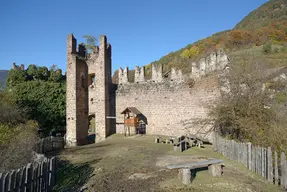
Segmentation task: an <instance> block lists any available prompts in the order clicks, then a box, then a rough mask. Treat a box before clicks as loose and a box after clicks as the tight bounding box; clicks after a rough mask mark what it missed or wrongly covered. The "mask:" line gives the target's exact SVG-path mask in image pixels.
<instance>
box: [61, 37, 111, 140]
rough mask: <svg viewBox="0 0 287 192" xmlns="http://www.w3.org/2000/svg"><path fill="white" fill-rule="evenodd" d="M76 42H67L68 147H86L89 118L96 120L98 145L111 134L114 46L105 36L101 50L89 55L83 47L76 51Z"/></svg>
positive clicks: (98, 48)
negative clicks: (112, 47) (112, 52)
mask: <svg viewBox="0 0 287 192" xmlns="http://www.w3.org/2000/svg"><path fill="white" fill-rule="evenodd" d="M76 46H77V41H76V39H75V38H74V37H73V35H72V34H70V35H69V36H68V42H67V93H66V94H67V95H66V118H67V119H66V120H67V127H66V130H67V133H66V142H67V146H75V145H82V144H86V143H87V136H88V129H89V117H91V116H94V117H95V127H96V132H95V134H96V138H95V141H96V142H100V141H102V140H104V139H105V138H106V137H107V136H109V135H110V134H112V133H111V127H112V125H111V124H112V123H114V122H113V121H111V120H109V119H107V116H110V115H111V113H112V112H111V105H110V101H111V99H112V97H111V96H110V94H111V91H112V90H111V84H112V81H111V69H112V67H111V64H112V62H111V45H110V44H108V43H107V38H106V36H104V35H101V36H100V42H99V46H96V47H94V49H92V50H91V52H90V53H88V52H87V50H86V49H85V47H84V45H82V44H80V45H79V46H78V50H77V49H76Z"/></svg>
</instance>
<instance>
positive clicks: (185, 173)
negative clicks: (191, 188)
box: [178, 168, 192, 185]
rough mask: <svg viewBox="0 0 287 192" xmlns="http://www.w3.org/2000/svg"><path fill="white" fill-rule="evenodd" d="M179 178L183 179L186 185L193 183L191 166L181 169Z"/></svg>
mask: <svg viewBox="0 0 287 192" xmlns="http://www.w3.org/2000/svg"><path fill="white" fill-rule="evenodd" d="M178 176H179V179H180V180H181V181H182V183H183V184H184V185H188V184H190V183H191V181H192V178H191V171H190V169H189V168H183V169H179V174H178Z"/></svg>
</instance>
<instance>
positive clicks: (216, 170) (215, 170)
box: [208, 164, 223, 177]
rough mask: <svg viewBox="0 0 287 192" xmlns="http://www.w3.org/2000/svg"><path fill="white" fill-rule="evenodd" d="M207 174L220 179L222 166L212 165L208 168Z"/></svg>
mask: <svg viewBox="0 0 287 192" xmlns="http://www.w3.org/2000/svg"><path fill="white" fill-rule="evenodd" d="M208 172H209V174H210V175H212V176H215V177H220V176H222V174H223V166H222V165H221V164H212V165H209V166H208Z"/></svg>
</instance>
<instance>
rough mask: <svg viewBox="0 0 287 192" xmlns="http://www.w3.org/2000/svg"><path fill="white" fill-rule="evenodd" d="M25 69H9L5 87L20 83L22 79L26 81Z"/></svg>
mask: <svg viewBox="0 0 287 192" xmlns="http://www.w3.org/2000/svg"><path fill="white" fill-rule="evenodd" d="M26 77H27V74H26V71H22V70H19V69H11V70H10V71H9V72H8V76H7V79H6V86H7V87H13V86H15V85H17V84H19V83H22V82H24V81H26Z"/></svg>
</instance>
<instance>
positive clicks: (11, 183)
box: [8, 170, 16, 191]
mask: <svg viewBox="0 0 287 192" xmlns="http://www.w3.org/2000/svg"><path fill="white" fill-rule="evenodd" d="M15 180H16V172H15V170H12V171H11V172H10V178H9V187H8V190H9V191H14V187H15Z"/></svg>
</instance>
